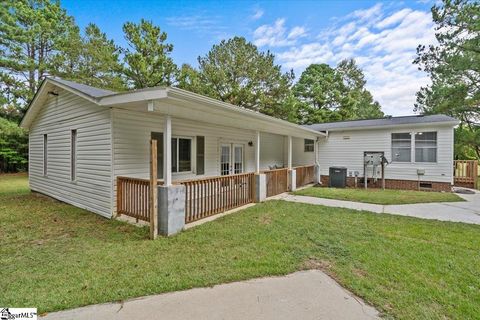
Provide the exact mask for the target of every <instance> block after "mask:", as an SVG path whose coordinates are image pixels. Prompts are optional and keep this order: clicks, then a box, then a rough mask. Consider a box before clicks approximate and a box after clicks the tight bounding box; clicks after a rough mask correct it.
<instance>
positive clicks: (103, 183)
mask: <svg viewBox="0 0 480 320" xmlns="http://www.w3.org/2000/svg"><path fill="white" fill-rule="evenodd" d="M57 93H58V95H57V96H55V95H48V96H47V97H46V99H45V102H44V105H43V108H41V109H40V110H39V112H38V114H37V115H36V117H35V119H34V120H33V122H32V124H31V126H30V132H29V181H30V188H31V189H32V190H33V191H38V192H41V193H44V194H46V195H49V196H51V197H53V198H56V199H59V200H62V201H64V202H68V203H70V204H73V205H75V206H77V207H80V208H84V209H87V210H89V211H92V212H95V213H98V214H100V215H102V216H106V217H109V216H110V215H111V205H110V204H111V201H112V187H111V181H112V166H111V163H112V162H111V161H112V144H111V134H112V130H111V129H112V128H111V127H112V124H111V121H110V119H111V110H110V109H109V108H99V107H98V106H97V105H95V104H94V103H92V102H90V101H88V100H85V99H83V98H81V97H79V96H78V95H75V94H73V93H71V92H69V91H66V90H62V89H58V92H57ZM73 130H76V133H77V138H76V139H77V141H76V161H75V163H76V168H75V173H74V174H75V177H73V179H72V170H71V163H72V162H71V161H70V159H71V146H72V131H73ZM44 140H46V141H44ZM44 147H45V149H44ZM44 156H45V160H46V161H44Z"/></svg>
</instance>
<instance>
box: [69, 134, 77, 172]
mask: <svg viewBox="0 0 480 320" xmlns="http://www.w3.org/2000/svg"><path fill="white" fill-rule="evenodd" d="M70 179H71V180H72V181H75V179H77V130H72V133H71V137H70Z"/></svg>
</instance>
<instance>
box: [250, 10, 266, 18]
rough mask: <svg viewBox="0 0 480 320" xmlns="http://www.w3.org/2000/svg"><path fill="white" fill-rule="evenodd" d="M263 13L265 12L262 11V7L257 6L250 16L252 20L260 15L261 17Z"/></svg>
mask: <svg viewBox="0 0 480 320" xmlns="http://www.w3.org/2000/svg"><path fill="white" fill-rule="evenodd" d="M264 13H265V12H264V11H263V10H262V9H260V8H257V9H255V12H254V13H253V15H252V16H251V18H252V20H258V19H260V18H261V17H263V14H264Z"/></svg>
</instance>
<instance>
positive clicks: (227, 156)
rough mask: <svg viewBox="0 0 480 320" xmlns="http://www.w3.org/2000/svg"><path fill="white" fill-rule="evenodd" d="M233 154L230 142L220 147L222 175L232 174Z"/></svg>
mask: <svg viewBox="0 0 480 320" xmlns="http://www.w3.org/2000/svg"><path fill="white" fill-rule="evenodd" d="M231 154H232V151H231V146H230V144H222V145H221V147H220V175H222V176H226V175H229V174H230V162H231Z"/></svg>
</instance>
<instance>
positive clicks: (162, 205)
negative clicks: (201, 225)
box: [158, 184, 185, 236]
mask: <svg viewBox="0 0 480 320" xmlns="http://www.w3.org/2000/svg"><path fill="white" fill-rule="evenodd" d="M184 227H185V186H184V185H183V184H174V185H170V186H158V232H159V233H160V234H162V235H164V236H171V235H174V234H177V233H179V232H180V231H182V230H183V228H184Z"/></svg>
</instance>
